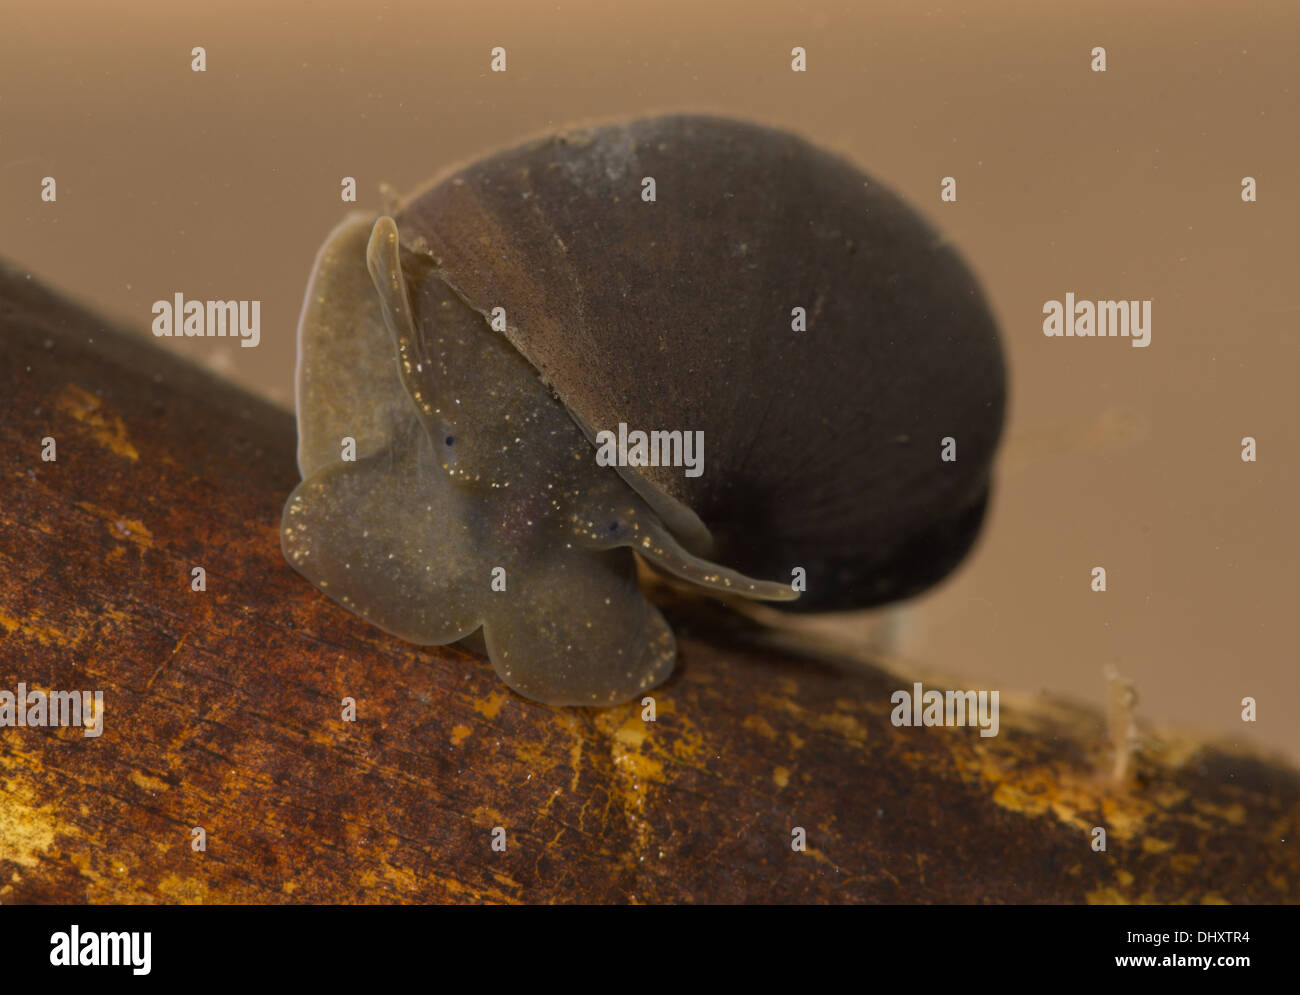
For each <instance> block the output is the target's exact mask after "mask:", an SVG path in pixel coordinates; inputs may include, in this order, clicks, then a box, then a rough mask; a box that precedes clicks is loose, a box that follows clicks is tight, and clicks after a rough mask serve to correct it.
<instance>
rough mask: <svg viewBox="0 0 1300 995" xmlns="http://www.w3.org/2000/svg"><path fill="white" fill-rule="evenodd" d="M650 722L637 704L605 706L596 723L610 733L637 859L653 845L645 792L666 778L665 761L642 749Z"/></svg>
mask: <svg viewBox="0 0 1300 995" xmlns="http://www.w3.org/2000/svg"><path fill="white" fill-rule="evenodd" d="M648 724H649V723H647V722H645V721H643V720H642V718H641V711H640V709H639V708H637V707H635V706H633V707H631V708H629V707H627V706H624V707H622V708H607V709H602V710H601V711H600V713H599V714H598V715H597V717H596V725H597V727H598V728H599V729H600V730H601V732H603V733H604V734H605V735H607V736H608V737H609V752H610V759H611V760H612V761H613V764H614V771H615V774H616V775H617V776H616V778H615V781H614V787H615V789H616V792H615V793H616V796H617V798H618V801H619V803H620V804H621V805H622V807H623V814H624V816H625V817H626V819H627V821H628V827H629V828H630V829H631V830H632V833H633V836H634V838H635V840H636V853H635V854H634V855H629V856H630V857H634V858H635V859H637V860H644V859H645V854H646V853H647V852H648V851H649V849H650V825H649V824H648V823H647V822H646V820H645V806H646V794H647V791H648V788H649V785H650V783H651V782H658V783H661V784H662V783H663V779H664V765H663V762H662V761H660V760H658V759H656V758H655V757H653V756H651V755H650V754H649V753H648V752H645V751H643V750H642V747H643V746H644V745H645V744H646V740H647V738H648V737H647V729H646V727H647V725H648Z"/></svg>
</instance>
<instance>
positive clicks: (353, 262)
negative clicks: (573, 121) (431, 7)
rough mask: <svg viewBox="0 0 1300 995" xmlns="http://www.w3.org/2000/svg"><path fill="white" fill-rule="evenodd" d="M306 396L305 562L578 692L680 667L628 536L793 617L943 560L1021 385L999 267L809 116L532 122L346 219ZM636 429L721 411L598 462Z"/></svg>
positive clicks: (336, 592)
mask: <svg viewBox="0 0 1300 995" xmlns="http://www.w3.org/2000/svg"><path fill="white" fill-rule="evenodd" d="M647 181H652V182H647ZM651 187H653V199H650V198H649V197H648V196H646V195H645V192H646V191H647V190H649V189H650V188H651ZM795 309H803V314H804V315H805V317H806V324H805V325H802V326H797V323H796V322H795V321H794V320H793V319H792V315H794V314H796V313H797V312H796V311H795ZM494 326H495V328H497V329H499V330H494ZM298 391H299V397H298V401H299V407H298V418H299V430H300V444H299V467H300V469H301V471H302V474H303V478H304V479H303V483H302V484H300V485H299V487H298V488H297V489H296V490H295V491H294V494H293V495H292V496H291V498H290V500H289V502H288V504H287V506H286V509H285V516H284V523H283V543H284V549H285V553H286V556H287V557H288V559H289V562H290V563H292V564H293V565H294V566H295V568H297V569H298V570H300V571H301V572H302V573H304V574H305V575H306V576H307V577H308V578H309V579H310V580H312V581H313V582H314V583H316V584H317V585H318V586H320V587H321V588H322V590H324V591H325V592H326V593H327V594H329V595H330V596H332V597H334V598H336V599H337V600H339V601H340V602H342V603H343V604H345V605H346V606H347V607H349V608H350V609H351V610H353V611H356V612H358V613H359V614H361V615H363V616H365V617H366V618H368V619H370V620H371V621H373V622H374V623H375V624H377V625H379V626H381V627H382V628H384V629H386V630H388V631H391V632H393V633H395V634H397V635H399V636H402V637H403V638H406V639H409V640H412V641H414V642H418V643H421V644H434V643H445V642H450V641H453V640H455V639H459V638H462V637H464V636H467V635H469V634H471V633H472V632H474V631H475V630H477V629H478V628H480V627H482V628H483V631H484V637H485V640H486V643H487V647H488V651H489V654H490V655H491V657H492V661H493V664H494V666H496V668H497V670H498V672H499V673H501V675H502V677H503V678H504V679H505V680H506V681H507V683H509V684H510V685H511V686H512V687H514V688H515V689H516V690H518V691H520V692H521V693H523V694H525V695H527V696H529V697H533V698H537V699H540V700H543V701H547V702H551V703H566V704H567V703H581V704H604V703H610V702H615V701H619V700H623V699H626V698H628V697H631V696H633V695H635V694H637V693H639V692H641V691H643V690H645V689H647V688H649V687H651V686H653V685H654V684H657V683H658V682H659V681H661V680H663V679H664V678H665V677H666V676H667V674H668V673H669V672H670V671H671V668H672V663H673V659H674V657H675V644H674V641H673V638H672V635H671V633H670V632H669V630H668V628H667V626H666V625H665V623H664V621H663V619H662V617H660V615H659V613H658V611H657V610H656V609H655V608H654V607H653V606H651V605H650V604H649V603H648V602H646V601H645V599H644V597H643V596H642V595H641V594H640V592H639V591H638V589H637V586H636V581H635V571H634V561H633V558H632V556H631V554H630V552H629V549H635V550H637V551H638V552H640V553H641V554H642V556H643V557H644V558H645V559H646V560H647V561H648V562H649V563H650V564H652V565H653V566H655V567H657V568H659V569H662V570H665V571H668V572H670V573H673V574H675V575H677V576H679V577H683V578H685V579H687V580H689V581H692V582H693V583H695V584H697V585H699V586H700V587H702V588H706V589H709V590H714V591H725V592H729V593H733V594H739V595H742V596H747V597H754V598H763V599H768V600H775V601H780V602H782V606H783V607H786V608H792V609H807V610H817V611H824V610H831V609H845V608H856V607H866V606H870V605H875V604H880V603H883V602H886V601H891V600H895V599H898V598H902V597H906V596H908V595H910V594H913V593H916V592H918V591H920V590H923V589H925V588H926V587H928V586H930V585H932V584H934V583H935V582H936V581H938V580H940V579H941V578H943V577H944V576H945V575H947V574H948V573H949V572H950V571H951V570H952V569H953V567H955V566H956V564H957V563H958V562H960V560H961V559H962V558H963V556H964V555H965V554H966V552H967V550H968V549H969V548H970V546H971V544H972V543H973V541H974V539H975V536H976V535H977V533H978V531H979V527H980V523H981V521H982V519H983V515H984V509H985V506H986V504H987V501H988V494H989V471H990V464H991V461H992V457H993V454H994V450H995V448H996V445H997V442H998V437H999V434H1000V431H1001V426H1002V419H1003V409H1004V403H1005V379H1004V369H1003V360H1002V352H1001V347H1000V344H999V340H998V334H997V329H996V326H995V323H994V321H993V319H992V317H991V315H990V313H989V310H988V308H987V306H986V305H985V303H984V300H983V297H982V295H981V293H980V290H979V287H978V285H977V283H976V281H975V279H974V277H973V276H972V275H971V273H970V272H969V270H968V269H967V268H966V266H965V265H964V264H963V263H962V261H961V259H960V258H959V256H958V255H957V253H956V252H955V251H954V250H953V249H952V247H951V246H949V245H947V244H946V243H945V242H944V240H943V238H942V237H941V236H940V235H938V234H937V233H936V232H935V231H934V230H933V229H932V228H931V227H930V226H929V225H927V224H926V223H925V222H924V221H923V220H922V219H921V218H920V217H919V216H918V215H917V214H916V213H915V212H914V211H913V210H911V209H910V208H909V207H908V206H907V205H906V204H905V203H904V202H903V201H902V200H901V199H899V198H898V197H897V196H896V195H894V194H892V193H891V192H889V191H888V190H886V189H885V188H883V187H881V186H880V185H878V184H877V183H876V182H875V181H873V180H870V179H869V178H868V177H866V176H864V175H863V174H862V173H861V172H860V171H858V170H857V169H856V168H854V167H853V166H852V165H850V164H849V163H847V162H845V161H844V160H842V159H840V158H838V157H836V156H833V155H831V154H828V153H826V152H823V151H821V150H819V149H817V148H816V147H814V146H812V145H811V144H809V143H808V142H806V141H804V140H803V139H801V138H798V137H796V136H794V135H792V134H789V133H786V132H783V131H778V130H773V129H770V128H766V127H760V126H757V125H754V124H749V123H744V122H740V121H734V120H728V119H723V118H717V117H704V116H693V115H675V116H666V117H655V118H648V119H642V120H634V121H629V122H624V123H614V124H606V125H601V126H597V127H593V128H590V129H584V130H577V131H570V132H567V133H564V134H561V135H556V136H552V137H548V138H544V139H541V140H538V141H533V142H529V143H527V144H524V145H521V146H519V147H517V148H513V149H509V150H506V151H502V152H498V153H496V154H494V155H491V156H488V157H486V158H483V159H479V160H477V161H475V162H473V163H471V164H469V165H468V166H465V167H463V168H459V169H456V170H454V171H452V172H450V173H448V174H445V175H443V176H442V177H441V178H439V179H438V180H437V181H435V182H434V183H433V184H432V185H431V186H429V187H428V188H427V189H425V190H424V191H423V192H421V193H419V194H417V195H415V196H414V197H412V198H410V199H409V200H408V201H407V202H406V203H405V204H404V205H403V206H402V207H401V209H400V210H399V211H398V212H397V213H396V214H395V216H394V217H391V218H390V217H380V218H378V219H376V218H375V217H374V216H359V215H354V216H353V217H351V218H349V219H348V220H347V221H345V222H344V223H343V224H342V225H340V226H339V227H338V228H337V229H336V230H335V232H334V233H333V234H332V235H331V236H330V238H329V240H328V241H327V242H326V245H325V246H324V247H323V248H322V250H321V252H320V254H319V256H318V258H317V264H316V269H315V271H314V273H313V277H312V281H311V285H310V287H309V290H308V296H307V301H306V303H305V305H304V310H303V316H302V321H301V324H300V329H299V383H298ZM620 425H622V426H624V427H625V429H630V430H642V431H652V430H654V431H657V430H662V431H682V432H692V433H694V432H700V433H703V440H704V443H705V451H704V454H705V458H704V462H703V467H704V472H702V473H700V474H699V475H698V476H690V475H687V474H686V473H684V472H683V468H682V467H681V466H639V467H638V466H619V467H616V468H615V467H608V466H600V465H597V462H596V458H595V453H596V451H597V450H596V446H595V442H596V441H597V437H598V433H602V432H606V431H608V432H615V433H617V432H618V431H619V428H620ZM345 437H347V438H350V439H353V440H355V456H356V458H355V460H352V461H345V460H341V459H340V440H342V439H344V438H345ZM601 438H602V439H603V438H605V437H604V436H601ZM944 440H949V441H948V442H947V443H946V444H945V442H944ZM945 445H946V446H947V451H948V453H949V457H951V452H952V451H953V450H954V449H955V450H956V452H957V456H958V458H956V459H951V458H948V459H944V458H942V452H943V451H944V447H945ZM804 584H806V589H802V588H803V585H804Z"/></svg>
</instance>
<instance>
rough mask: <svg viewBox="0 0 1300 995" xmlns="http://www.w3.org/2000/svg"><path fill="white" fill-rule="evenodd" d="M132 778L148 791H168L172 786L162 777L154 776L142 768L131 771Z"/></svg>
mask: <svg viewBox="0 0 1300 995" xmlns="http://www.w3.org/2000/svg"><path fill="white" fill-rule="evenodd" d="M131 780H132V781H134V782H135V783H136V784H138V785H139V786H140V787H142V788H144V789H145V790H146V791H166V790H167V788H168V787H170V785H168V783H167V782H166V781H164V780H163V779H162V778H159V777H154V776H152V775H150V774H146V773H144V771H140V770H133V771H131Z"/></svg>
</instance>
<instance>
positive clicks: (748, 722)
mask: <svg viewBox="0 0 1300 995" xmlns="http://www.w3.org/2000/svg"><path fill="white" fill-rule="evenodd" d="M741 725H743V726H744V727H745V728H746V729H748V730H749V731H750V732H756V733H758V734H759V735H760V736H762V737H763V738H764V739H776V730H775V729H773V728H772V725H771V723H770V722H768V721H767V719H765V718H763V716H761V715H747V716H746V717H745V721H744V722H742V723H741Z"/></svg>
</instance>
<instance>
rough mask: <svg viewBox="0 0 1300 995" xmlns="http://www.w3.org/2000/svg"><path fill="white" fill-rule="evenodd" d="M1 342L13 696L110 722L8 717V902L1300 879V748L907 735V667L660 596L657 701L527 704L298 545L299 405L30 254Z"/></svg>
mask: <svg viewBox="0 0 1300 995" xmlns="http://www.w3.org/2000/svg"><path fill="white" fill-rule="evenodd" d="M0 346H2V347H3V351H2V352H0V401H2V402H3V406H2V408H0V411H2V413H3V415H4V417H3V419H2V420H0V454H2V458H3V473H2V474H0V481H2V483H0V692H3V691H9V692H12V693H16V692H17V690H18V686H19V684H20V683H22V684H25V685H26V687H27V689H37V690H41V691H45V692H49V691H59V690H91V691H95V690H99V691H102V692H103V702H104V704H103V716H102V722H103V725H102V735H100V736H97V737H95V736H86V735H84V733H85V730H84V729H79V728H32V727H21V728H15V727H5V728H0V901H3V902H6V903H14V902H128V903H135V902H361V901H368V902H396V901H401V902H431V901H432V902H463V901H472V902H518V901H528V902H557V901H558V902H574V901H587V902H674V901H692V902H736V901H750V902H753V901H783V902H1085V901H1100V902H1111V901H1155V902H1217V901H1228V902H1289V901H1294V900H1295V899H1296V892H1295V890H1294V888H1295V884H1294V882H1295V881H1296V880H1297V878H1298V875H1297V868H1298V862H1300V856H1298V855H1300V845H1298V843H1300V841H1297V840H1296V839H1295V834H1296V829H1297V821H1298V816H1300V777H1298V775H1297V773H1296V771H1295V770H1294V769H1292V768H1289V767H1287V766H1285V765H1284V764H1283V763H1281V762H1278V761H1271V760H1267V759H1262V758H1259V757H1255V756H1252V755H1250V754H1247V753H1244V752H1239V751H1236V750H1233V749H1230V748H1227V747H1224V746H1219V745H1214V744H1209V743H1204V742H1201V741H1198V740H1195V739H1192V738H1189V737H1187V736H1183V735H1176V734H1168V733H1166V734H1148V735H1145V736H1144V739H1143V742H1144V743H1145V745H1144V747H1143V748H1142V752H1141V753H1140V754H1139V755H1138V756H1136V757H1135V758H1134V759H1133V760H1132V762H1131V763H1127V764H1123V765H1120V764H1117V763H1116V758H1115V757H1114V755H1113V753H1112V752H1111V750H1110V745H1109V744H1110V739H1109V738H1108V736H1107V727H1106V722H1105V720H1104V718H1103V716H1102V715H1100V714H1099V713H1098V712H1096V711H1093V710H1089V709H1083V708H1078V707H1073V706H1069V705H1065V704H1061V703H1055V702H1050V701H1045V700H1042V699H1035V698H1029V697H1013V696H1012V695H1010V694H1007V693H1003V694H1002V696H1001V705H1002V708H1001V715H1000V729H999V732H998V735H996V736H992V737H982V736H980V735H979V730H978V729H975V728H970V727H967V728H947V727H925V726H922V727H907V726H901V727H900V726H895V725H894V724H893V723H892V722H891V712H892V710H893V705H892V703H891V694H893V692H894V691H896V690H900V689H910V688H911V686H912V682H913V680H915V679H918V678H917V675H916V674H914V673H910V672H897V671H895V672H891V671H890V670H888V669H884V668H882V667H879V666H873V665H863V664H861V663H854V664H852V665H847V664H845V662H844V661H843V660H842V659H840V657H839V656H838V655H837V654H835V653H834V652H831V653H827V652H825V651H824V648H821V649H820V650H819V652H813V650H818V649H819V648H818V647H816V646H814V645H813V644H812V643H811V642H808V643H807V644H806V645H805V646H804V648H803V649H801V648H800V644H799V643H798V641H797V640H793V639H787V640H786V642H787V643H794V645H783V646H782V647H781V648H777V649H774V648H772V647H771V646H770V645H769V646H767V647H762V646H756V641H755V640H754V639H753V638H751V637H752V636H753V635H754V634H755V632H756V631H760V630H756V629H755V628H754V625H753V623H752V622H746V621H745V620H743V619H740V618H738V617H737V616H733V615H729V614H725V613H720V612H719V611H717V610H716V609H714V608H713V607H711V606H709V605H707V604H702V603H700V602H690V601H688V600H684V599H680V598H678V597H674V596H672V595H671V594H669V595H666V596H665V597H666V599H667V600H666V610H668V611H669V612H670V613H671V617H672V619H673V621H674V623H675V625H676V628H677V631H678V633H679V635H680V636H681V637H682V638H681V658H680V661H679V664H678V669H677V672H676V674H675V675H674V676H673V678H672V679H671V680H670V681H669V682H668V683H667V684H666V685H665V686H663V687H661V688H659V689H657V690H656V691H655V692H654V693H653V697H654V699H655V704H656V713H657V715H656V721H654V722H646V721H643V719H642V706H641V705H640V704H638V703H632V704H629V705H626V706H623V707H620V708H612V709H604V710H588V709H560V708H548V707H544V706H541V705H537V704H534V703H532V702H529V701H525V700H523V699H521V698H519V697H517V696H515V695H513V694H512V693H511V692H509V691H508V690H507V689H506V688H505V687H504V686H503V685H502V684H501V683H500V682H499V681H498V680H497V679H496V677H495V676H494V675H493V673H492V670H491V668H490V667H489V665H488V664H487V662H486V661H485V660H484V659H483V658H482V657H480V656H478V655H476V654H475V653H473V652H471V651H469V650H467V649H464V648H458V647H449V648H443V649H421V648H418V647H415V646H411V645H408V644H406V643H403V642H401V641H399V640H397V639H394V638H391V637H389V636H386V635H385V634H383V633H382V632H380V631H378V630H377V629H374V628H372V627H371V626H369V625H367V624H366V623H364V622H363V621H361V620H360V619H358V618H355V617H353V616H352V615H349V614H348V613H347V612H345V611H344V610H342V609H341V608H339V607H338V606H336V605H335V604H333V603H332V602H330V601H329V600H327V599H326V598H324V597H323V596H322V595H321V594H319V593H318V592H317V591H316V590H315V589H314V588H312V587H311V586H310V585H309V584H308V583H307V582H306V581H304V580H303V579H302V578H301V577H299V576H298V575H297V574H296V573H294V572H293V571H292V570H291V569H290V568H289V567H288V566H287V565H286V564H285V562H284V561H283V559H282V557H281V554H280V544H279V536H278V531H277V529H278V522H279V515H280V508H281V505H282V503H283V501H284V499H285V497H286V495H287V494H288V493H289V490H290V489H291V488H292V487H293V485H294V484H295V482H296V479H297V474H296V468H295V462H294V445H295V437H294V425H293V418H292V416H291V415H290V413H288V412H286V411H283V410H280V409H278V408H275V407H273V406H271V405H269V404H267V403H265V402H263V401H260V400H257V399H256V398H254V397H252V396H250V395H248V394H246V393H243V392H241V391H240V390H238V389H236V388H235V387H233V386H230V385H229V384H226V383H223V382H221V381H220V380H218V379H216V378H214V377H213V376H211V375H209V374H208V373H205V372H203V371H201V370H199V369H197V368H195V367H193V366H190V365H187V364H186V363H184V362H182V361H181V360H180V359H178V358H177V355H178V353H179V351H180V350H179V349H178V348H177V344H176V343H174V342H169V343H168V348H160V347H157V346H155V344H154V343H153V342H151V341H148V340H146V339H144V338H142V337H137V336H131V335H126V334H122V333H120V332H116V331H114V330H112V329H111V328H109V327H107V326H106V324H105V322H104V321H102V320H100V319H98V318H96V317H95V316H94V315H93V314H90V313H87V312H86V311H84V310H81V309H78V308H76V307H75V306H73V305H71V304H69V303H68V302H66V301H63V300H60V299H59V298H57V297H56V296H54V295H52V294H51V293H49V292H48V291H46V290H44V289H42V288H41V287H40V286H38V285H37V284H36V283H35V282H34V281H32V280H30V279H29V278H27V277H26V276H25V274H23V273H22V272H20V271H16V270H13V269H6V270H3V271H0ZM50 439H52V440H54V445H55V453H56V455H57V459H56V460H54V461H45V460H43V459H42V453H43V451H44V450H47V449H48V446H49V443H48V441H46V440H50ZM200 567H201V568H202V569H203V571H204V572H205V576H206V590H202V591H196V590H194V589H193V583H194V576H195V575H194V570H195V568H200ZM1012 650H1014V647H1009V648H1008V651H1012ZM828 655H829V656H831V657H833V658H835V660H836V661H837V662H836V663H834V664H832V663H828V662H827V661H826V659H823V658H824V657H826V656H828ZM819 657H821V658H819ZM1046 663H1047V664H1048V665H1050V661H1046ZM924 680H925V681H926V686H927V687H940V688H942V687H946V686H951V685H943V684H934V683H932V681H933V680H934V679H933V678H931V677H928V676H927V677H924ZM345 698H353V699H355V701H356V709H357V720H356V721H355V722H345V721H343V720H342V712H343V709H344V699H345ZM1117 769H1123V770H1126V771H1128V773H1127V774H1125V779H1124V780H1123V782H1122V783H1117V782H1116V781H1115V780H1114V779H1113V775H1112V773H1111V772H1112V771H1113V770H1117ZM497 827H500V828H502V829H504V831H505V832H504V836H505V841H506V849H505V851H504V852H500V851H497V850H494V849H493V845H492V844H493V830H494V829H495V828H497ZM1094 827H1099V828H1101V829H1104V830H1105V833H1106V849H1105V850H1104V851H1098V850H1095V849H1094ZM200 828H201V829H202V830H203V832H204V842H205V847H206V848H205V849H202V850H199V849H196V845H197V844H196V839H197V837H196V834H195V830H196V829H200ZM798 829H802V830H803V831H804V833H805V834H806V839H807V847H806V850H802V851H801V850H798V849H795V848H794V847H793V846H792V842H793V841H794V840H795V839H796V838H797V836H798V833H797V830H798Z"/></svg>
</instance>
